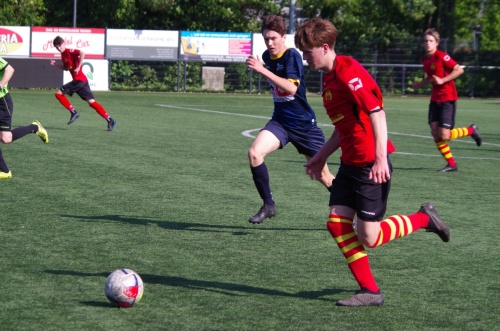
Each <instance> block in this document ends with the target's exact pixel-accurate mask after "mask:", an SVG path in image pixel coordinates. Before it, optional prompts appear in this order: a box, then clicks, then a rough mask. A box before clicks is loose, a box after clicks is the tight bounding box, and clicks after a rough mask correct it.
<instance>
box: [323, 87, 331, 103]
mask: <svg viewBox="0 0 500 331" xmlns="http://www.w3.org/2000/svg"><path fill="white" fill-rule="evenodd" d="M323 99H324V100H326V101H331V100H332V91H330V89H327V90H326V91H325V92H323Z"/></svg>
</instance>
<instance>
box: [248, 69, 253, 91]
mask: <svg viewBox="0 0 500 331" xmlns="http://www.w3.org/2000/svg"><path fill="white" fill-rule="evenodd" d="M249 72H250V79H249V85H248V93H249V94H252V76H253V70H252V69H249Z"/></svg>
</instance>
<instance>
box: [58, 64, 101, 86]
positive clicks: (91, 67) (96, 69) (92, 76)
mask: <svg viewBox="0 0 500 331" xmlns="http://www.w3.org/2000/svg"><path fill="white" fill-rule="evenodd" d="M108 67H109V61H108V60H87V59H86V58H85V60H84V61H83V64H82V71H83V72H84V73H85V76H87V79H88V80H89V85H90V89H91V90H92V91H108V90H109V77H108ZM72 80H73V78H71V74H70V73H69V71H67V70H65V71H64V76H63V84H66V83H69V82H71V81H72Z"/></svg>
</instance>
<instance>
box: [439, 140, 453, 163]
mask: <svg viewBox="0 0 500 331" xmlns="http://www.w3.org/2000/svg"><path fill="white" fill-rule="evenodd" d="M435 143H436V146H437V148H438V150H439V152H440V153H441V155H442V156H443V157H444V159H445V160H446V162H448V165H449V166H450V167H456V166H457V163H456V162H455V159H454V158H453V155H452V154H451V150H450V146H449V145H448V144H447V143H446V141H444V140H442V141H435Z"/></svg>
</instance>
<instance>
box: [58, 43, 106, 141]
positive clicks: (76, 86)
mask: <svg viewBox="0 0 500 331" xmlns="http://www.w3.org/2000/svg"><path fill="white" fill-rule="evenodd" d="M53 44H54V47H55V48H56V49H57V50H58V51H59V52H60V53H61V60H62V65H61V64H57V63H56V61H54V60H51V61H50V64H51V65H53V66H54V67H57V68H59V69H61V70H68V71H69V72H70V73H71V77H72V78H73V80H72V81H71V82H69V83H67V84H65V85H63V86H62V87H61V88H60V89H59V91H57V92H56V98H57V100H59V102H60V103H61V105H63V106H64V108H66V109H67V110H69V111H70V113H71V116H70V119H69V122H68V124H71V123H73V122H74V121H75V120H76V119H77V118H78V117H80V113H78V112H77V111H76V110H75V108H73V105H72V104H71V103H70V102H69V100H68V98H66V96H65V95H66V94H68V95H69V96H72V95H73V93H76V94H78V95H79V96H80V98H82V100H85V101H87V102H88V104H89V106H90V107H92V108H94V109H95V111H96V112H97V113H98V114H99V115H100V116H101V117H102V118H104V119H105V120H106V122H108V131H113V128H114V127H115V125H116V120H114V119H112V118H111V117H110V116H109V115H108V113H107V112H106V110H105V109H104V107H103V106H101V105H100V104H99V103H98V102H97V101H95V99H94V94H93V93H92V90H91V89H90V85H89V82H88V79H87V76H85V74H84V73H83V71H82V64H83V60H84V59H85V53H84V52H83V51H81V50H78V49H70V48H68V47H67V45H66V42H65V41H64V39H63V38H61V37H60V36H57V37H55V38H54V41H53Z"/></svg>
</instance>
